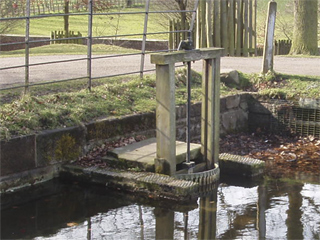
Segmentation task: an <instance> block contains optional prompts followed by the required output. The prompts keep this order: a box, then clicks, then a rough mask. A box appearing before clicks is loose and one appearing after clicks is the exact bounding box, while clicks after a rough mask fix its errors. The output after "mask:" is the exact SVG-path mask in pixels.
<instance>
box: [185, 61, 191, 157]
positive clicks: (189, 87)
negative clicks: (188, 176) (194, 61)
mask: <svg viewBox="0 0 320 240" xmlns="http://www.w3.org/2000/svg"><path fill="white" fill-rule="evenodd" d="M187 92H188V94H187V97H188V100H187V131H186V135H187V136H186V137H187V155H186V162H187V163H190V142H191V141H190V139H191V136H190V115H191V114H190V108H191V62H187Z"/></svg>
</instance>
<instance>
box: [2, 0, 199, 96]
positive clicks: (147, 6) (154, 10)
mask: <svg viewBox="0 0 320 240" xmlns="http://www.w3.org/2000/svg"><path fill="white" fill-rule="evenodd" d="M6 1H10V0H6ZM110 2H111V1H110ZM112 2H116V1H112ZM122 2H123V1H122ZM140 2H141V1H140ZM160 3H161V1H157V0H145V3H144V10H143V11H142V10H140V9H139V11H132V9H131V11H118V12H117V11H112V12H95V11H94V9H93V4H94V0H89V1H88V7H87V11H86V12H71V13H67V14H64V13H60V12H59V13H54V14H52V13H50V14H38V15H36V14H31V12H30V6H31V0H26V1H25V6H26V9H25V11H24V13H25V16H10V17H4V18H0V24H2V23H5V22H8V21H17V20H20V21H21V20H24V21H25V36H24V37H25V38H24V41H21V40H20V41H19V40H16V41H13V42H0V49H4V48H5V47H8V46H14V45H15V46H18V45H21V44H23V45H24V57H20V60H19V61H20V62H21V59H22V58H23V59H24V62H23V64H16V62H18V61H14V63H13V64H10V63H9V62H10V61H9V60H11V58H10V57H8V58H6V57H4V58H0V91H2V90H9V89H15V88H24V91H25V92H28V91H29V88H30V87H32V86H36V85H44V84H51V83H59V82H65V81H74V80H79V79H87V81H88V85H87V86H88V89H91V87H92V81H93V80H95V79H102V78H108V77H114V76H121V75H130V74H140V77H143V74H144V73H145V72H150V71H153V70H154V69H145V57H146V55H147V54H149V53H154V52H163V51H169V50H168V47H165V48H163V49H158V50H152V49H151V50H147V49H146V44H147V42H148V36H154V35H159V34H169V33H172V32H177V31H170V30H168V31H166V30H165V31H149V32H148V22H149V17H150V15H151V14H154V15H160V14H181V13H182V12H185V13H187V14H192V15H193V16H195V15H196V11H197V7H198V1H195V3H194V5H193V6H191V7H190V9H187V10H172V9H163V6H160V5H159V4H160ZM173 3H174V1H173ZM151 6H152V7H151ZM128 14H129V15H130V14H131V15H132V14H143V15H144V20H143V22H142V23H141V25H142V24H143V31H142V32H141V33H125V34H114V35H93V21H94V18H95V17H97V16H110V17H112V16H113V15H117V16H120V15H121V16H122V15H128ZM57 16H59V17H64V16H70V17H73V16H87V17H88V25H87V29H88V31H87V35H84V34H83V36H82V37H68V38H64V39H49V35H50V34H49V33H48V39H41V40H37V39H33V38H32V37H33V36H31V35H30V26H31V21H32V20H33V19H43V18H52V17H57ZM159 28H160V25H159ZM160 29H163V27H161V28H160ZM167 29H169V28H167ZM192 30H193V29H192V28H190V29H185V30H179V32H190V31H192ZM139 36H141V49H140V50H139V51H138V52H137V51H132V52H130V51H128V53H125V54H122V53H119V54H112V55H110V54H109V55H99V56H95V55H94V54H93V52H92V46H93V44H94V43H95V42H96V41H100V42H101V41H108V40H109V39H119V38H124V37H126V38H136V37H139ZM2 38H4V37H2ZM74 39H81V40H82V41H83V42H84V43H85V44H86V46H87V54H86V56H81V57H79V56H78V57H75V56H72V58H68V59H55V58H54V59H53V60H48V61H43V60H39V61H36V62H35V61H34V57H33V56H30V48H31V47H32V46H33V45H34V44H42V45H43V44H50V43H51V42H53V41H57V40H74ZM173 50H176V49H173ZM2 51H3V50H2ZM170 51H172V50H170ZM139 55H140V61H139V66H137V68H136V69H135V70H132V71H128V70H127V69H126V68H125V67H122V69H121V71H120V72H118V73H107V71H106V72H105V74H102V75H101V74H100V75H97V74H93V68H94V66H95V65H94V64H95V63H94V61H96V60H110V59H112V58H117V57H121V58H122V59H123V58H125V57H129V56H139ZM83 61H85V62H86V73H85V74H84V73H82V74H77V75H76V76H72V77H69V78H68V77H62V78H53V77H52V75H55V71H57V72H58V69H59V68H58V67H57V68H55V69H54V70H50V71H51V72H50V71H49V72H48V73H50V74H49V75H48V77H45V76H44V77H42V78H41V77H39V76H38V78H37V73H35V74H31V68H36V67H38V68H40V70H38V71H41V73H43V72H45V71H46V68H48V67H46V66H48V65H51V64H64V65H66V64H67V63H68V64H70V63H72V64H71V65H70V67H69V69H74V68H81V70H82V71H83V64H82V65H81V67H79V66H80V65H79V62H83ZM106 68H107V67H106ZM22 69H23V71H24V74H23V75H24V76H23V79H21V78H22V74H21V70H22ZM41 69H42V70H41ZM51 69H52V68H51ZM67 69H68V68H67ZM19 71H20V75H19V76H20V78H19V77H16V78H14V76H15V75H16V76H17V72H19ZM35 72H36V71H35ZM79 72H80V71H79ZM38 75H40V74H38ZM57 75H58V74H57ZM67 75H68V74H67ZM71 75H72V74H70V76H71ZM10 76H13V77H10ZM39 78H40V79H39ZM3 81H6V82H5V83H3ZM8 81H9V82H8Z"/></svg>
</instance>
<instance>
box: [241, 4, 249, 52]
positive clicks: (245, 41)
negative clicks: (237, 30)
mask: <svg viewBox="0 0 320 240" xmlns="http://www.w3.org/2000/svg"><path fill="white" fill-rule="evenodd" d="M248 27H249V22H248V0H243V44H242V49H243V52H242V54H243V56H244V57H248V32H249V29H248Z"/></svg>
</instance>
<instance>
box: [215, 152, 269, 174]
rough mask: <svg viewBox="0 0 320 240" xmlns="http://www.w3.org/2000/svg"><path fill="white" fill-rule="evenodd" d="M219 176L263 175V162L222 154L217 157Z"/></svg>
mask: <svg viewBox="0 0 320 240" xmlns="http://www.w3.org/2000/svg"><path fill="white" fill-rule="evenodd" d="M219 167H220V170H221V174H229V175H238V176H246V177H255V176H258V175H261V174H263V173H264V168H265V162H264V161H261V160H258V159H254V158H249V157H243V156H238V155H232V154H228V153H222V154H220V155H219Z"/></svg>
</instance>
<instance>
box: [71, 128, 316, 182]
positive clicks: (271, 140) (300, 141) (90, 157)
mask: <svg viewBox="0 0 320 240" xmlns="http://www.w3.org/2000/svg"><path fill="white" fill-rule="evenodd" d="M144 139H146V137H145V136H141V135H139V136H136V137H126V138H120V139H118V140H115V141H109V142H105V143H104V144H102V145H101V146H99V147H95V148H94V149H92V151H90V152H89V153H88V154H86V155H85V156H83V157H81V158H79V159H78V161H77V162H76V164H78V165H81V166H83V167H92V166H98V167H102V168H103V167H108V166H107V163H106V162H104V161H103V160H102V157H103V156H106V155H107V152H108V151H111V150H112V149H114V148H118V147H123V146H126V145H128V144H132V143H134V142H139V141H141V140H144ZM220 152H221V153H230V154H237V155H241V156H246V157H251V158H256V159H260V160H263V161H265V162H266V171H267V174H269V175H271V176H273V177H281V176H283V175H284V174H285V175H286V176H288V175H292V174H293V173H295V172H303V173H307V174H314V175H317V174H320V139H317V138H314V137H312V136H309V137H290V136H279V135H271V134H270V135H266V134H261V133H255V134H245V133H241V134H233V135H227V136H225V137H223V138H221V139H220Z"/></svg>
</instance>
